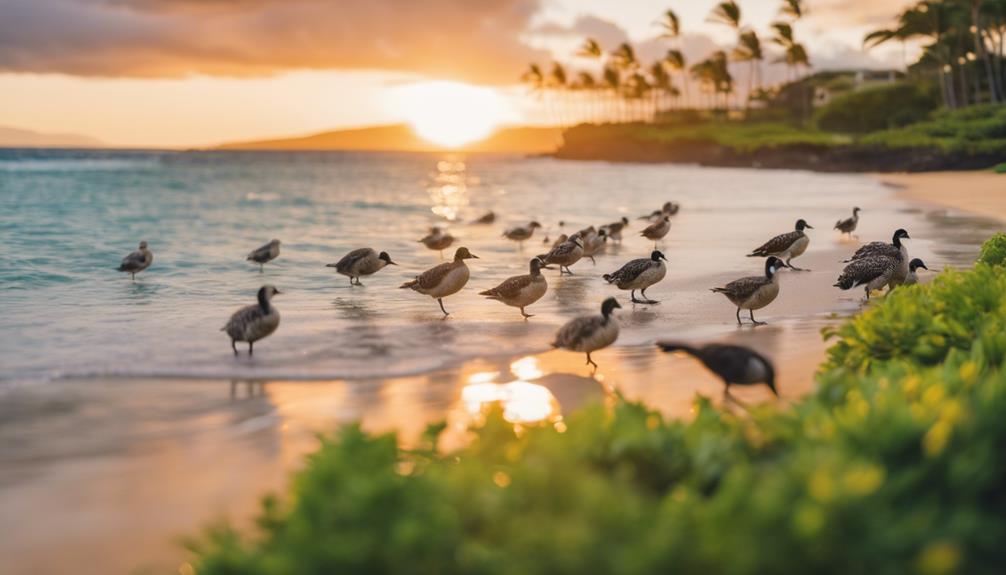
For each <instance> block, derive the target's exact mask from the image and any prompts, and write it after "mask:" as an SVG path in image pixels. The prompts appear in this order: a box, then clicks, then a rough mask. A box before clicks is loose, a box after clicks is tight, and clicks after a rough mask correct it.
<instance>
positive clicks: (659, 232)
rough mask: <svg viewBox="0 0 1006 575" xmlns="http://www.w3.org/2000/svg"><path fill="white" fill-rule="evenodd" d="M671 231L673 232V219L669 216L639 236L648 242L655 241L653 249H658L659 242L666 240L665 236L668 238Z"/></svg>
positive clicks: (650, 226) (647, 228)
mask: <svg viewBox="0 0 1006 575" xmlns="http://www.w3.org/2000/svg"><path fill="white" fill-rule="evenodd" d="M669 231H671V218H670V217H669V216H664V217H663V218H662V219H661V220H659V221H657V222H656V223H653V224H650V225H648V226H646V229H644V230H643V231H642V232H640V233H639V235H641V236H643V237H644V238H646V239H648V240H653V249H657V242H659V241H660V240H662V239H664V236H666V235H667V232H669Z"/></svg>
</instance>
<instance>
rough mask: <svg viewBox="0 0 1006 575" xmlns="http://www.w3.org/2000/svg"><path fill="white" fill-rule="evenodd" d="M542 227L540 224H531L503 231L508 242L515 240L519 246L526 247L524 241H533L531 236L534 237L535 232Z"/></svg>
mask: <svg viewBox="0 0 1006 575" xmlns="http://www.w3.org/2000/svg"><path fill="white" fill-rule="evenodd" d="M540 227H541V224H539V223H538V222H530V223H528V224H527V225H526V226H514V227H512V228H507V229H506V230H503V237H505V238H506V239H508V240H513V241H515V242H517V245H519V246H521V247H524V240H529V239H531V236H533V235H534V231H535V230H536V229H537V228H540Z"/></svg>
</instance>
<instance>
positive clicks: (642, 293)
mask: <svg viewBox="0 0 1006 575" xmlns="http://www.w3.org/2000/svg"><path fill="white" fill-rule="evenodd" d="M639 294H640V295H642V296H643V297H645V298H646V299H645V300H643V303H648V304H651V305H652V304H655V303H660V302H659V301H657V300H655V299H650V298H649V297H648V296H647V295H646V288H643V289H641V290H639Z"/></svg>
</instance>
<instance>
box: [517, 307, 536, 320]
mask: <svg viewBox="0 0 1006 575" xmlns="http://www.w3.org/2000/svg"><path fill="white" fill-rule="evenodd" d="M520 314H521V315H522V316H524V319H527V318H529V317H534V314H532V313H524V307H523V306H521V308H520Z"/></svg>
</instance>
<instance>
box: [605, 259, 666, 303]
mask: <svg viewBox="0 0 1006 575" xmlns="http://www.w3.org/2000/svg"><path fill="white" fill-rule="evenodd" d="M665 261H667V258H665V257H664V254H662V253H660V252H659V251H657V250H653V253H651V254H650V257H649V258H640V259H638V260H632V261H631V262H629V263H627V264H625V265H624V266H622V267H621V268H619V269H618V271H616V272H614V273H610V274H604V276H602V277H604V281H606V282H608V283H609V284H615V285H616V286H618V289H621V290H630V294H629V297H630V298H631V299H632V303H649V304H654V303H659V302H657V301H655V300H652V299H650V298H647V297H646V289H647V288H649V287H650V286H652V285H653V284H655V283H657V282H659V281H660V280H662V279H664V276H665V275H667V266H666V265H664V262H665ZM636 290H640V293H641V294H642V296H643V297H644V298H646V299H645V300H637V299H636Z"/></svg>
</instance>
